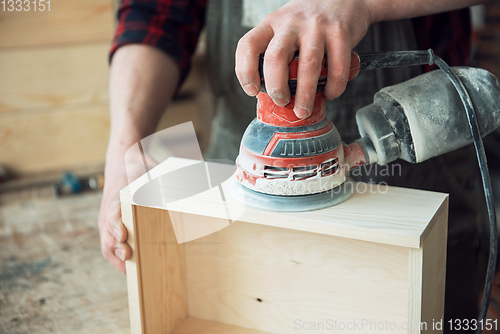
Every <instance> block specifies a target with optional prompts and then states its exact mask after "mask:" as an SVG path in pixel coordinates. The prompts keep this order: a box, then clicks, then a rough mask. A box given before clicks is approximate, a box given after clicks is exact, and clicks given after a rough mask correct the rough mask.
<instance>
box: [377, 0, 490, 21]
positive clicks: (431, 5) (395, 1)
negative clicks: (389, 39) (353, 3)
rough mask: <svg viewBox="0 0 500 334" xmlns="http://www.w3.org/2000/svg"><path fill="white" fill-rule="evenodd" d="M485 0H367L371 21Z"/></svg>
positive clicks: (434, 11)
mask: <svg viewBox="0 0 500 334" xmlns="http://www.w3.org/2000/svg"><path fill="white" fill-rule="evenodd" d="M485 2H488V1H485V0H367V5H368V7H369V9H370V12H371V23H376V22H380V21H390V20H399V19H405V18H413V17H418V16H424V15H431V14H436V13H442V12H447V11H451V10H455V9H460V8H465V7H469V6H473V5H477V4H480V3H485Z"/></svg>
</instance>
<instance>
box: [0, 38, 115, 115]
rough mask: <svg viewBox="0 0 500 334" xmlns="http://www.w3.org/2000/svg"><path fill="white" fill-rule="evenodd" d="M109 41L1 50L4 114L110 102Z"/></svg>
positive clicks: (0, 103) (0, 84)
mask: <svg viewBox="0 0 500 334" xmlns="http://www.w3.org/2000/svg"><path fill="white" fill-rule="evenodd" d="M108 51H109V41H108V42H102V43H93V44H84V45H74V46H61V47H52V48H41V49H38V48H37V49H19V50H17V49H8V50H0V73H2V79H1V80H0V115H2V113H5V112H9V111H16V110H24V111H26V110H28V109H34V108H55V107H61V106H68V105H71V104H95V103H99V102H101V103H102V102H107V100H108V75H109V65H108Z"/></svg>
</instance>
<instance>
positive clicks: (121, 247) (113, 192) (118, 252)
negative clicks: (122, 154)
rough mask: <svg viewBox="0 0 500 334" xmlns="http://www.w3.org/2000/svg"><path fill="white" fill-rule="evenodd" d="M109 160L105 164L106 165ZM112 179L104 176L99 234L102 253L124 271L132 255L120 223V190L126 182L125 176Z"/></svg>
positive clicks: (123, 228) (125, 232)
mask: <svg viewBox="0 0 500 334" xmlns="http://www.w3.org/2000/svg"><path fill="white" fill-rule="evenodd" d="M108 164H109V162H108V163H107V164H106V167H108ZM114 176H115V177H114V179H109V182H108V178H106V184H105V186H104V193H103V197H102V202H101V210H100V212H99V234H100V236H101V251H102V255H103V256H104V257H105V258H106V259H107V260H108V261H109V262H111V264H112V265H113V266H115V267H116V268H117V269H118V270H120V271H121V272H123V273H124V274H125V273H126V272H125V262H124V261H126V260H129V259H130V257H131V256H132V250H131V249H130V246H129V245H128V244H127V243H126V242H125V241H126V240H127V230H126V228H125V226H124V225H123V223H122V213H121V205H120V197H119V192H120V190H121V189H122V188H123V187H125V186H126V185H127V184H128V183H127V176H126V175H125V173H123V174H122V175H114Z"/></svg>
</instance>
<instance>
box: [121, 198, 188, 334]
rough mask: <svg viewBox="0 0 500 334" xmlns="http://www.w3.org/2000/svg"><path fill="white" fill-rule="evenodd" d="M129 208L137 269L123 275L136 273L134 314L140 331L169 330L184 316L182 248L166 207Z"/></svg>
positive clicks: (148, 332) (147, 332) (184, 295)
mask: <svg viewBox="0 0 500 334" xmlns="http://www.w3.org/2000/svg"><path fill="white" fill-rule="evenodd" d="M133 212H134V214H133V219H134V235H135V240H136V244H135V248H136V252H137V254H136V255H137V257H136V259H135V261H136V263H137V270H138V272H137V273H134V272H127V275H138V284H139V294H140V303H141V313H140V314H136V315H135V316H140V317H141V320H140V321H141V323H142V333H143V334H155V333H170V332H172V331H173V330H174V329H175V328H176V327H177V326H178V325H179V324H180V323H181V322H182V321H183V320H184V319H185V318H186V317H187V296H186V282H185V272H184V248H183V246H182V245H178V244H177V241H176V240H175V235H174V232H173V228H172V224H171V223H170V217H169V215H168V211H164V210H157V209H150V208H145V207H140V206H134V207H133ZM129 268H130V266H129V267H127V269H129ZM128 282H130V281H128ZM131 322H132V323H137V321H136V320H131Z"/></svg>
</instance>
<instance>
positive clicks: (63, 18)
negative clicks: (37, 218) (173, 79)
mask: <svg viewBox="0 0 500 334" xmlns="http://www.w3.org/2000/svg"><path fill="white" fill-rule="evenodd" d="M114 2H117V1H113V0H85V1H81V0H51V11H50V12H48V11H44V12H40V11H37V12H34V11H31V12H15V11H14V12H3V11H0V164H2V165H4V166H6V167H7V168H8V169H9V170H10V171H12V172H13V173H14V174H16V175H18V176H25V175H30V174H38V173H41V172H50V171H58V170H65V169H72V168H76V167H81V166H82V165H99V164H100V165H103V164H104V156H105V152H106V146H107V141H108V134H109V129H108V128H109V108H108V103H109V96H108V75H109V66H108V51H109V47H110V43H111V39H112V36H113V30H114V17H115V13H114V8H115V6H116V3H115V4H114ZM196 59H198V61H195V63H194V66H193V69H194V71H192V72H193V73H192V75H191V76H190V78H189V79H188V81H187V82H186V84H185V85H184V86H185V87H184V88H183V90H182V91H183V93H186V92H188V95H189V91H191V92H197V91H199V85H198V84H199V83H200V82H201V81H200V80H199V78H200V76H201V75H203V72H202V71H201V70H200V68H201V67H202V63H203V61H202V59H203V57H200V56H198V57H197V58H196ZM184 95H185V94H184ZM191 95H192V94H191ZM200 105H205V106H206V105H207V104H206V101H205V103H203V104H200V103H198V102H197V101H196V99H189V98H188V99H187V100H186V99H183V100H180V101H179V102H176V103H174V105H173V106H172V107H171V108H170V109H172V112H171V113H169V114H170V115H168V116H166V117H165V118H164V119H163V120H162V122H161V126H162V127H168V126H171V125H174V124H178V123H182V122H185V121H189V120H193V121H194V122H195V125H196V127H197V131H198V129H201V124H208V123H209V122H206V119H205V120H204V121H198V118H199V117H198V116H199V112H200V108H198V106H200ZM179 111H182V112H179ZM205 115H206V114H205ZM203 118H205V117H203ZM204 131H205V130H199V131H198V132H199V135H200V137H201V138H204V139H208V134H207V133H205V132H204Z"/></svg>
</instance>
